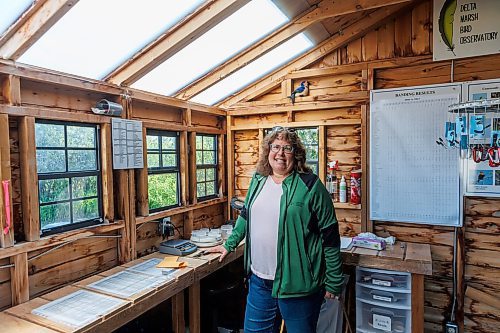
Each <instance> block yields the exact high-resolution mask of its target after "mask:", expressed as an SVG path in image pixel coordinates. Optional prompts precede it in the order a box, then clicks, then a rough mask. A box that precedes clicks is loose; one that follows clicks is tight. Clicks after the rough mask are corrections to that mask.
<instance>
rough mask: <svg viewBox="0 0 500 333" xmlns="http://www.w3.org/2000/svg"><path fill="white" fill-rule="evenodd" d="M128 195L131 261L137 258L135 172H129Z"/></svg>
mask: <svg viewBox="0 0 500 333" xmlns="http://www.w3.org/2000/svg"><path fill="white" fill-rule="evenodd" d="M128 172H129V176H128V187H129V190H128V194H129V197H128V198H129V199H128V200H129V206H128V209H129V218H130V223H129V226H130V260H134V259H136V258H137V251H136V244H137V227H136V213H135V170H134V169H131V170H128Z"/></svg>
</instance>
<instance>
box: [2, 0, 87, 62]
mask: <svg viewBox="0 0 500 333" xmlns="http://www.w3.org/2000/svg"><path fill="white" fill-rule="evenodd" d="M77 2H78V0H38V1H35V2H34V3H33V5H32V6H31V7H30V8H29V9H28V10H27V11H26V12H25V13H24V14H23V15H22V16H21V17H20V18H19V19H18V20H17V21H16V22H15V23H14V24H12V25H11V26H10V27H9V29H8V30H7V31H6V32H5V33H4V34H3V35H2V36H1V37H0V57H3V58H4V59H11V60H17V59H19V57H20V56H21V55H23V54H24V52H26V50H28V49H29V48H30V47H31V46H32V45H33V44H34V43H35V42H36V41H37V40H38V39H39V38H40V37H42V36H43V34H44V33H46V32H47V31H48V30H49V29H50V28H51V27H52V26H53V25H54V24H55V23H56V22H57V21H59V19H60V18H61V17H63V15H64V14H66V13H67V12H68V11H69V10H70V9H71V8H73V6H74V5H75V4H76V3H77Z"/></svg>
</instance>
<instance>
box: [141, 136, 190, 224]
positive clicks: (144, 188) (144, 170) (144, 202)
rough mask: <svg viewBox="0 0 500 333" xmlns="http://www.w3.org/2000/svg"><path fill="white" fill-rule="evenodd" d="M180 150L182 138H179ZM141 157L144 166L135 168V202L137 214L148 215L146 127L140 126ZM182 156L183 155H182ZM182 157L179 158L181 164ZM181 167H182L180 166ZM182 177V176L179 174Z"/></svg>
mask: <svg viewBox="0 0 500 333" xmlns="http://www.w3.org/2000/svg"><path fill="white" fill-rule="evenodd" d="M180 144H181V152H182V140H181V143H180ZM142 149H143V154H142V156H143V157H142V158H143V161H144V167H143V168H141V169H136V170H135V183H136V184H137V190H136V197H135V200H136V204H137V215H139V216H148V215H149V195H148V156H147V151H148V145H147V128H146V127H143V128H142ZM182 156H184V155H182ZM183 160H184V159H181V166H182V163H183ZM181 169H182V167H181ZM181 179H182V176H181Z"/></svg>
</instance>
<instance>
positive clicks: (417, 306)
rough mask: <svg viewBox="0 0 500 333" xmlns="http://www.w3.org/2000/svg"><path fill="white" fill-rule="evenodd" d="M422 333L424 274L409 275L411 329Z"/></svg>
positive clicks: (413, 331) (414, 332) (413, 332)
mask: <svg viewBox="0 0 500 333" xmlns="http://www.w3.org/2000/svg"><path fill="white" fill-rule="evenodd" d="M410 331H411V332H412V333H424V276H423V275H422V274H412V275H411V330H410Z"/></svg>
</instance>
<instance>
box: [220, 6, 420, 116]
mask: <svg viewBox="0 0 500 333" xmlns="http://www.w3.org/2000/svg"><path fill="white" fill-rule="evenodd" d="M419 1H420V0H413V1H411V2H404V3H399V4H395V5H391V6H385V7H381V8H378V9H375V10H374V11H373V12H371V13H368V14H367V15H365V16H364V17H363V18H362V19H361V20H359V21H357V22H355V23H353V24H351V25H350V26H348V27H346V28H345V29H344V30H343V31H341V32H340V31H339V33H337V34H336V35H334V36H332V37H330V38H329V39H327V40H325V41H324V42H322V43H321V44H319V45H317V46H316V47H315V48H313V49H312V50H311V51H309V52H307V53H306V54H304V55H302V56H300V57H298V58H297V59H295V60H294V61H292V62H291V63H289V64H288V65H285V66H283V67H280V68H278V69H276V70H275V71H273V72H271V73H270V74H268V75H267V76H265V77H264V78H262V79H260V80H259V81H257V82H255V83H254V84H251V85H249V86H247V87H246V88H245V89H244V90H241V91H240V92H238V93H236V94H233V95H231V96H229V97H227V98H226V99H224V100H222V101H221V102H219V103H218V104H217V106H220V107H224V108H228V107H230V106H231V105H234V104H236V103H238V102H240V101H250V100H251V99H253V98H256V97H258V96H261V95H262V94H263V93H265V92H266V91H269V90H270V89H272V88H273V87H277V86H278V85H279V84H281V82H282V81H283V80H284V79H285V77H286V76H287V75H288V74H289V73H291V72H294V71H297V70H301V69H304V68H306V67H307V66H309V65H311V64H312V63H314V62H315V61H317V60H319V59H321V58H322V57H323V56H325V55H327V54H329V53H331V52H332V51H334V50H336V49H338V48H340V47H342V46H344V45H346V44H347V43H349V42H351V41H353V40H355V39H356V38H359V37H361V36H363V35H364V34H366V33H367V32H368V31H370V30H373V29H375V28H377V27H379V26H381V25H382V24H384V23H385V22H387V21H388V20H389V19H392V18H394V16H395V15H397V14H398V13H400V12H401V11H403V10H406V9H408V8H411V7H413V6H414V5H415V4H417V3H419Z"/></svg>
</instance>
